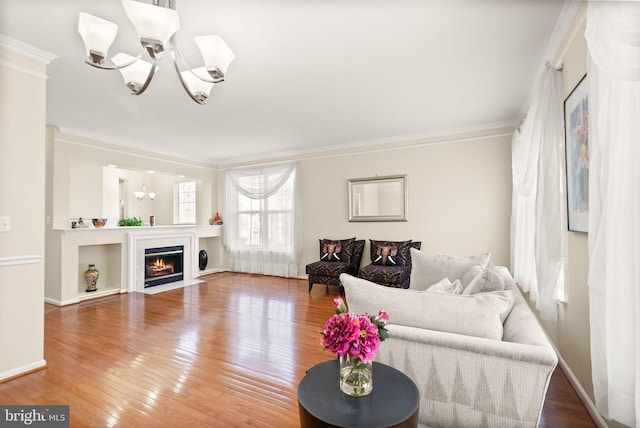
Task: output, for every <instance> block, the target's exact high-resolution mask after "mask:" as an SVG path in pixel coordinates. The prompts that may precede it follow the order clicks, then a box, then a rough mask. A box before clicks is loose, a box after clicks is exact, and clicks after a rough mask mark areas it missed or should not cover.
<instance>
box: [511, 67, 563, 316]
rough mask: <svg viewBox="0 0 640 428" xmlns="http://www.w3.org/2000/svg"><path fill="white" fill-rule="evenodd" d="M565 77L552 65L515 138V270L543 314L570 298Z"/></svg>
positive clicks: (513, 228) (513, 145)
mask: <svg viewBox="0 0 640 428" xmlns="http://www.w3.org/2000/svg"><path fill="white" fill-rule="evenodd" d="M562 101H563V99H562V74H561V73H560V72H559V71H557V70H555V69H553V68H552V67H550V66H549V64H547V68H546V70H545V72H544V74H543V76H542V78H541V80H540V82H539V83H538V85H537V89H536V92H535V95H534V98H533V100H532V103H531V106H530V108H529V111H528V112H527V116H526V119H525V121H524V123H523V125H522V129H521V130H520V131H516V132H515V133H514V136H513V140H512V173H513V198H512V213H511V271H512V273H513V276H514V278H515V280H516V281H517V282H518V284H520V286H521V287H522V289H523V290H524V291H527V292H529V297H530V299H531V300H533V301H535V302H536V307H537V309H538V310H539V311H540V316H541V317H542V318H544V319H553V320H555V319H556V318H557V302H558V299H559V297H562V296H564V280H565V261H566V235H567V232H566V230H567V220H566V198H565V179H564V150H563V147H564V133H563V102H562Z"/></svg>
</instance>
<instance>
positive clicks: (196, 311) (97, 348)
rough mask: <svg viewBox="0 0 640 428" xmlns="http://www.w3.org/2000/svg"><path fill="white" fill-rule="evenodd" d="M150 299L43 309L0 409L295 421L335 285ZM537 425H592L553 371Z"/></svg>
mask: <svg viewBox="0 0 640 428" xmlns="http://www.w3.org/2000/svg"><path fill="white" fill-rule="evenodd" d="M202 279H204V280H205V281H206V282H204V283H202V284H198V285H193V286H189V287H186V288H183V289H177V290H171V291H168V292H164V293H160V294H156V295H144V294H140V293H130V294H123V295H113V296H108V297H104V298H101V299H96V300H90V301H84V302H82V303H79V304H77V305H72V306H66V307H61V308H60V307H54V306H51V305H45V358H46V360H47V364H48V368H47V369H45V370H42V371H39V372H35V373H31V374H29V375H26V376H23V377H20V378H16V379H13V380H11V381H8V382H5V383H3V384H0V403H1V404H68V405H70V413H71V415H70V420H71V426H72V427H85V426H86V427H102V426H104V427H176V426H193V427H199V426H202V427H247V428H262V427H264V428H269V427H296V426H299V419H298V404H297V385H298V383H299V382H300V380H301V379H302V377H303V376H304V374H305V371H306V370H307V369H308V368H309V367H311V366H313V365H315V364H317V363H319V362H322V361H326V360H328V359H331V358H334V356H333V355H332V354H330V353H328V352H325V351H322V346H321V345H320V329H321V328H322V325H323V324H324V322H325V321H326V319H327V318H329V317H330V316H331V315H332V314H333V306H332V299H333V297H335V295H337V292H338V289H337V288H336V287H325V286H322V285H316V286H314V288H313V289H312V291H311V293H308V284H307V282H306V281H301V280H295V279H285V278H277V277H268V276H261V275H249V274H234V273H218V274H212V275H209V276H206V277H203V278H202ZM541 426H542V427H554V428H555V427H593V426H595V425H594V424H593V422H592V421H591V418H590V417H589V415H588V413H587V412H586V410H585V409H584V407H583V406H582V403H581V402H580V400H579V399H578V397H577V395H576V394H575V392H574V391H573V389H572V387H571V385H570V384H569V382H568V381H567V379H566V377H565V376H564V374H563V373H562V372H561V371H560V370H559V369H556V373H554V375H553V377H552V381H551V385H550V389H549V393H548V395H547V399H546V401H545V406H544V409H543V415H542V420H541Z"/></svg>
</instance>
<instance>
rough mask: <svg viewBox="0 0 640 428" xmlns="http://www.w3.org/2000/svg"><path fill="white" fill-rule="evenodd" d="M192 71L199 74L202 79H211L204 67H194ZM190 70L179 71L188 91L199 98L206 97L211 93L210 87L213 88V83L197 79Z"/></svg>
mask: <svg viewBox="0 0 640 428" xmlns="http://www.w3.org/2000/svg"><path fill="white" fill-rule="evenodd" d="M192 71H193V73H195V74H196V75H198V76H200V77H201V78H203V79H207V80H211V76H209V73H207V69H206V67H199V68H194V69H193V70H192ZM193 73H191V72H190V71H181V72H180V74H181V75H182V79H183V80H184V82H185V83H186V85H187V87H188V88H189V91H190V92H191V94H192V95H193V96H195V97H196V98H199V97H200V98H201V100H204V99H206V98H207V97H208V96H209V94H210V93H211V89H213V83H210V82H204V81H202V80H200V79H198V78H197V77H196V76H194V75H193Z"/></svg>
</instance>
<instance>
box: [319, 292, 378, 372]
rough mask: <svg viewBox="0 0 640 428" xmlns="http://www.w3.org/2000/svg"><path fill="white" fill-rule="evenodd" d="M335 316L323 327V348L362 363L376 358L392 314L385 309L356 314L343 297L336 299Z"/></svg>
mask: <svg viewBox="0 0 640 428" xmlns="http://www.w3.org/2000/svg"><path fill="white" fill-rule="evenodd" d="M333 305H334V307H335V311H336V313H335V315H333V316H332V317H331V318H329V319H328V320H327V322H326V323H325V325H324V328H323V329H322V341H321V343H322V347H323V348H324V349H328V350H329V351H331V352H333V353H335V354H338V355H339V356H341V357H344V356H345V355H348V356H349V357H350V358H357V359H358V360H360V361H361V362H363V363H366V362H369V361H371V360H373V359H374V357H375V356H376V354H377V353H378V348H379V347H380V342H382V341H383V340H384V339H386V338H388V337H389V333H388V331H387V329H386V328H385V326H386V324H387V322H388V321H389V316H388V315H387V313H386V312H385V311H380V312H378V315H377V316H374V315H369V314H366V313H365V314H364V315H355V314H352V313H350V312H347V307H346V305H345V304H344V301H343V300H342V298H341V297H340V296H338V297H336V298H335V299H333Z"/></svg>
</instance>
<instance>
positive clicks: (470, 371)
mask: <svg viewBox="0 0 640 428" xmlns="http://www.w3.org/2000/svg"><path fill="white" fill-rule="evenodd" d="M416 255H417V254H416ZM487 260H488V259H487ZM490 268H491V271H492V272H493V274H496V273H497V274H498V277H499V280H502V281H504V290H498V291H492V292H479V293H476V294H472V295H455V294H451V293H437V292H433V291H421V290H412V289H409V290H406V289H396V288H389V287H384V286H381V285H377V284H373V283H371V282H368V281H365V280H363V279H360V278H354V277H352V276H350V275H347V274H343V275H341V276H340V280H341V283H342V285H343V286H344V289H345V297H346V301H347V304H348V306H349V310H350V311H351V312H354V313H358V314H360V313H365V312H366V313H369V314H377V313H378V311H379V310H381V309H382V310H385V311H386V312H387V313H388V314H389V325H388V330H389V335H390V338H389V339H387V340H385V341H384V342H382V343H381V345H380V350H379V352H378V354H377V356H376V359H375V360H376V361H378V362H381V363H384V364H387V365H390V366H392V367H395V368H397V369H398V370H400V371H402V372H404V373H405V374H407V375H408V376H409V377H410V378H411V379H412V380H413V381H414V382H415V384H416V385H417V387H418V390H419V391H420V413H419V423H420V426H421V427H432V428H439V427H443V428H444V427H447V428H448V427H510V428H511V427H535V426H537V425H538V423H539V420H540V414H541V411H542V406H543V404H544V397H545V394H546V391H547V387H548V385H549V380H550V378H551V374H552V372H553V370H554V368H555V366H556V364H557V362H558V358H557V356H556V353H555V351H554V349H553V347H552V346H551V344H550V342H549V340H548V339H547V337H546V335H545V334H544V332H543V331H542V328H541V327H540V325H539V323H538V321H537V319H536V317H535V315H534V314H533V312H532V311H531V309H530V308H529V306H528V305H527V303H526V301H525V300H524V298H523V296H522V294H521V293H520V291H519V289H518V287H517V285H516V283H515V282H514V280H513V278H512V276H511V274H510V273H509V271H508V270H507V269H506V268H504V267H494V266H490ZM418 271H420V267H419V268H418ZM412 281H415V282H418V281H417V280H416V278H413V277H412ZM466 282H469V281H468V280H467V281H466ZM464 285H465V288H467V287H468V286H469V284H468V283H467V284H464ZM458 292H459V291H458ZM374 389H375V373H374Z"/></svg>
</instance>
